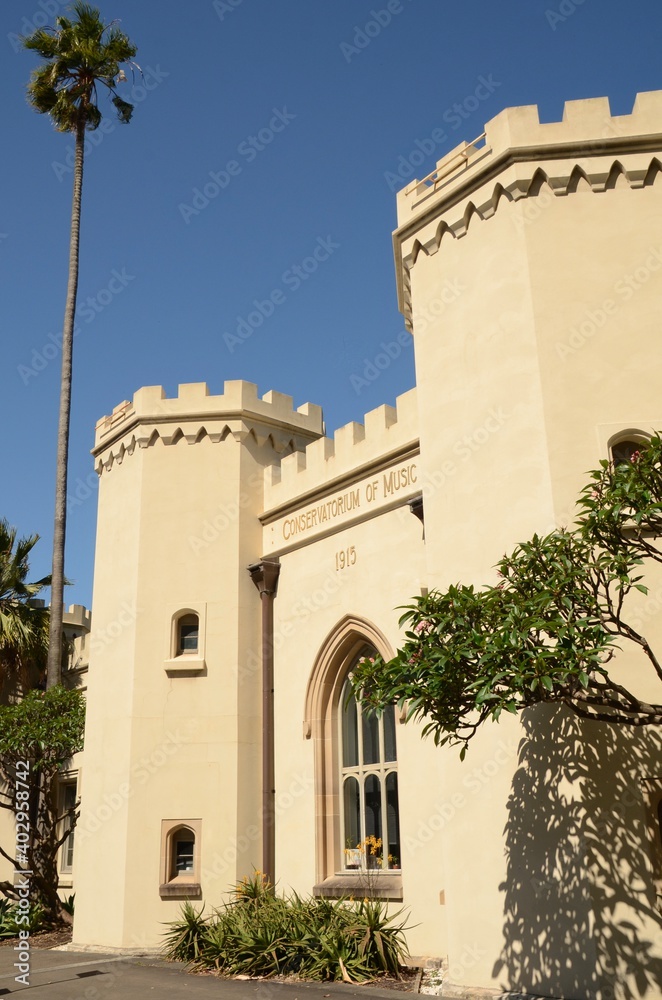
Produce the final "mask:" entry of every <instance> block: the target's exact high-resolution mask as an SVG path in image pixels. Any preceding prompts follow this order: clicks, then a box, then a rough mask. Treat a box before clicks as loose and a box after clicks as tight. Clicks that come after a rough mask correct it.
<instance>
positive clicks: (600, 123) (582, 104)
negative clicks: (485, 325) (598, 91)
mask: <svg viewBox="0 0 662 1000" xmlns="http://www.w3.org/2000/svg"><path fill="white" fill-rule="evenodd" d="M661 173H662V91H651V92H648V93H642V94H638V95H637V98H636V101H635V103H634V107H633V110H632V113H631V114H629V115H614V116H612V115H611V112H610V108H609V100H608V98H606V97H601V98H595V99H590V100H583V101H568V102H566V104H565V107H564V113H563V119H562V121H560V122H549V123H542V122H540V119H539V115H538V108H537V106H536V105H530V106H525V107H519V108H507V109H505V110H504V111H502V112H501V113H500V114H498V115H497V116H496V117H495V118H493V119H492V120H491V121H489V122H488V123H487V125H486V126H485V132H484V133H483V134H482V135H481V136H479V137H478V138H477V139H476V140H474V141H473V142H470V143H466V142H464V143H462V144H461V145H459V146H457V147H456V148H455V149H454V150H452V151H451V152H450V153H448V154H447V155H446V156H444V157H443V158H442V159H441V160H439V161H438V163H437V166H436V167H435V169H434V170H433V171H432V173H430V174H429V175H428V176H427V177H425V178H423V179H422V180H414V181H412V182H411V183H409V184H408V185H407V186H406V187H405V188H404V189H403V190H402V191H400V192H399V194H398V228H397V230H396V231H395V233H394V235H393V243H394V251H395V260H396V274H397V281H398V300H399V305H400V309H401V311H402V312H403V313H404V315H405V319H406V324H407V327H408V329H412V326H413V317H412V307H411V295H410V271H411V268H412V267H413V266H414V265H415V263H416V259H417V257H418V255H419V253H424V254H427V255H432V254H435V253H436V252H437V251H438V250H439V248H440V246H441V243H442V241H443V240H445V239H450V240H456V239H461V238H462V237H464V236H466V235H467V234H468V232H469V230H470V229H471V228H472V226H475V225H479V224H480V223H481V222H482V221H483V220H487V219H490V218H492V217H493V216H494V215H495V214H496V213H497V212H498V211H499V212H500V211H502V210H504V209H505V208H507V206H508V205H509V204H512V203H514V202H518V201H520V200H521V199H526V198H539V197H545V196H547V197H551V198H564V197H567V196H569V195H574V194H576V193H581V192H589V193H594V194H604V193H609V192H610V191H613V190H615V189H617V188H619V187H628V188H632V189H637V188H639V189H641V188H645V187H649V186H651V185H653V184H656V183H662V182H661V181H660V174H661Z"/></svg>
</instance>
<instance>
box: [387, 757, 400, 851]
mask: <svg viewBox="0 0 662 1000" xmlns="http://www.w3.org/2000/svg"><path fill="white" fill-rule="evenodd" d="M386 828H387V840H388V842H387V847H388V852H387V853H388V866H389V868H399V867H400V819H399V815H398V776H397V774H395V772H393V771H392V772H391V774H389V775H387V778H386Z"/></svg>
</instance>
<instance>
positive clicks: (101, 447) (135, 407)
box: [92, 380, 324, 456]
mask: <svg viewBox="0 0 662 1000" xmlns="http://www.w3.org/2000/svg"><path fill="white" fill-rule="evenodd" d="M178 389H179V391H178V393H177V395H176V396H174V397H167V396H166V394H165V390H164V389H163V387H162V386H160V385H152V386H144V387H143V388H142V389H139V390H138V391H137V392H136V393H135V394H134V397H133V400H132V401H131V402H129V401H128V400H127V401H124V402H123V403H120V404H119V406H116V407H115V408H114V410H113V412H112V413H111V414H109V415H108V416H105V417H102V418H101V420H99V422H98V423H97V425H96V432H95V440H94V448H93V450H92V454H93V455H95V456H97V455H99V454H100V453H101V452H103V451H105V450H106V449H107V448H108V447H109V446H111V445H113V444H114V443H115V442H116V441H117V440H118V439H119V438H122V437H124V436H125V435H126V434H127V433H128V432H129V431H131V430H133V429H134V428H137V427H140V426H141V425H149V426H150V427H159V426H164V425H171V427H172V429H173V431H176V428H177V425H178V424H186V425H188V426H189V427H190V425H191V424H192V423H198V422H199V423H200V426H201V427H202V426H203V425H204V424H209V427H210V428H211V426H212V424H219V423H228V424H232V423H242V424H249V425H250V424H253V423H254V424H257V425H259V426H261V427H262V428H264V429H265V430H267V431H268V430H269V428H274V429H277V430H279V431H286V432H289V433H290V434H292V433H293V434H295V435H296V436H297V437H301V438H303V439H305V440H314V439H315V438H318V437H321V435H322V434H323V433H324V422H323V417H322V408H321V407H320V406H316V405H315V404H314V403H304V404H303V406H300V407H298V408H297V409H296V410H295V409H294V405H293V400H292V397H291V396H286V395H285V394H283V393H280V392H274V391H273V390H272V391H270V392H267V393H265V394H264V396H262V397H261V398H260V397H259V396H258V390H257V386H256V385H255V384H254V383H252V382H244V381H242V380H233V381H228V382H225V383H224V386H223V393H222V394H221V395H210V394H209V389H208V387H207V384H206V382H191V383H187V384H183V385H180V386H179V387H178Z"/></svg>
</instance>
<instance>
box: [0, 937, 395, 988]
mask: <svg viewBox="0 0 662 1000" xmlns="http://www.w3.org/2000/svg"><path fill="white" fill-rule="evenodd" d="M17 961H18V956H17V955H16V953H15V952H14V951H13V949H12V948H9V947H5V948H0V998H2V997H17V996H18V995H19V994H21V995H23V994H25V1000H32V998H33V997H34V1000H105V998H108V1000H148V998H149V1000H155V998H158V1000H161V997H163V998H164V1000H198V998H206V997H216V998H222V1000H323V998H324V997H330V998H332V1000H342V998H343V997H344V998H345V1000H352V998H359V997H360V998H361V1000H371V998H374V997H381V998H388V1000H396V998H397V997H398V996H399V994H398V993H397V992H396V993H394V992H393V991H392V990H383V989H377V988H375V987H353V986H350V985H346V984H343V983H296V984H290V983H273V982H266V981H262V980H243V981H242V980H236V979H232V980H228V979H217V978H215V977H212V976H194V975H191V974H189V973H187V972H186V971H185V969H184V968H183V967H182V966H181V965H177V964H171V963H169V962H164V961H163V960H161V959H158V958H150V957H143V958H140V957H131V958H118V957H116V956H113V955H90V954H88V953H84V954H83V953H77V952H71V951H65V952H63V951H46V950H43V949H34V950H33V951H32V954H31V957H30V971H29V973H28V977H27V978H28V982H27V983H26V984H24V983H20V982H16V979H15V977H16V976H17V975H20V973H21V970H19V969H16V968H14V962H17ZM403 1000H404V998H403Z"/></svg>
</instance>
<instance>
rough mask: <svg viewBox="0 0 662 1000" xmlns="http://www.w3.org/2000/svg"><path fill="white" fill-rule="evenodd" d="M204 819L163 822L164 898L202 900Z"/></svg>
mask: <svg viewBox="0 0 662 1000" xmlns="http://www.w3.org/2000/svg"><path fill="white" fill-rule="evenodd" d="M200 826H201V821H200V820H179V821H176V820H163V821H162V823H161V886H160V894H161V896H162V897H164V898H165V897H175V898H178V899H197V898H199V897H200V892H201V887H200V857H199V854H200Z"/></svg>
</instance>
